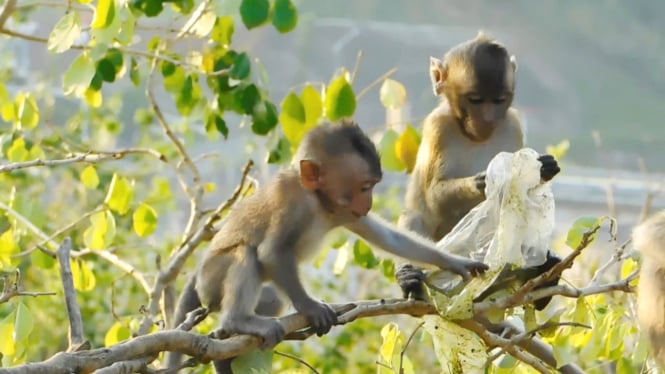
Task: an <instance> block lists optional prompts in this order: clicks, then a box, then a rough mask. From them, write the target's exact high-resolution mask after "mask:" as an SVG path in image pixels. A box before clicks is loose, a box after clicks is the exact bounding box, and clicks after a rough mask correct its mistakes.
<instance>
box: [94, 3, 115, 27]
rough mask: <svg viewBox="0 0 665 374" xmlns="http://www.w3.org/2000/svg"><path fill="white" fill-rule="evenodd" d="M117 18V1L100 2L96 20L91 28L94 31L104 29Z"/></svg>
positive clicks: (96, 10) (96, 11)
mask: <svg viewBox="0 0 665 374" xmlns="http://www.w3.org/2000/svg"><path fill="white" fill-rule="evenodd" d="M114 17H115V1H114V0H99V1H98V2H97V8H96V9H95V18H94V20H93V21H92V24H91V25H90V27H92V28H93V29H103V28H105V27H108V26H109V25H110V24H111V23H112V22H113V18H114Z"/></svg>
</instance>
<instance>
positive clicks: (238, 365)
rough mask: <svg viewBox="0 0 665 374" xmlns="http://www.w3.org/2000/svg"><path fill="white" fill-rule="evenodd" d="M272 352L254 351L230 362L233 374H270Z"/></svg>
mask: <svg viewBox="0 0 665 374" xmlns="http://www.w3.org/2000/svg"><path fill="white" fill-rule="evenodd" d="M272 356H273V352H272V350H267V349H266V350H261V349H254V350H251V351H249V352H247V353H245V354H242V355H240V356H238V357H236V358H234V359H233V361H231V368H232V371H233V372H234V373H251V374H270V373H272Z"/></svg>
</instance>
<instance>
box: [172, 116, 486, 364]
mask: <svg viewBox="0 0 665 374" xmlns="http://www.w3.org/2000/svg"><path fill="white" fill-rule="evenodd" d="M295 161H296V162H295V163H294V165H293V166H292V167H291V168H289V169H287V170H284V171H281V172H280V173H279V174H278V175H277V176H276V177H275V178H274V179H273V180H272V181H271V182H270V183H268V184H267V186H266V187H265V188H263V189H259V190H258V191H257V192H256V193H255V194H254V195H252V196H251V197H249V198H247V199H245V200H243V201H242V202H241V203H239V204H238V205H237V206H236V207H235V208H234V209H233V211H231V213H229V215H228V217H227V218H226V221H225V223H224V225H223V226H222V228H221V229H220V230H219V232H218V233H217V234H216V235H215V237H214V239H213V240H212V243H211V244H210V247H209V249H208V251H207V252H206V253H205V255H204V257H203V259H202V261H201V262H200V264H199V267H198V269H197V272H196V274H195V276H194V278H193V279H192V280H191V281H190V282H189V283H188V285H187V287H186V289H185V291H184V292H183V294H182V296H181V299H180V302H179V305H178V308H177V312H176V316H175V317H174V322H173V324H174V326H177V325H178V324H179V323H181V322H182V320H184V316H185V314H186V313H187V312H188V311H190V310H193V309H195V308H197V307H198V306H201V305H202V306H205V307H206V308H208V309H210V310H212V311H221V313H220V314H221V327H222V329H223V332H224V333H231V334H250V335H257V336H260V337H262V338H263V340H264V347H265V348H270V347H272V346H274V345H275V344H277V343H278V342H279V341H281V340H282V339H283V337H284V329H283V327H282V326H281V324H280V323H279V321H278V320H277V319H275V318H272V317H267V316H262V315H258V314H257V313H256V307H257V304H258V305H260V302H261V301H262V300H260V296H259V292H260V289H261V286H262V284H263V283H264V282H270V283H272V284H274V285H275V286H277V287H278V288H279V289H280V290H281V291H282V292H283V293H284V294H286V296H287V297H288V298H289V299H290V301H291V302H292V303H293V306H294V307H295V309H296V310H297V311H298V312H300V313H302V314H304V315H305V316H306V317H307V318H308V320H309V321H310V324H311V325H312V327H313V328H314V329H315V331H317V333H318V334H319V335H321V334H324V333H327V332H328V331H329V330H330V328H331V327H332V325H333V324H335V323H336V315H335V312H334V311H333V310H332V308H330V307H329V306H328V305H327V304H324V303H321V302H318V301H316V300H314V299H313V298H312V297H310V296H309V295H308V293H307V292H306V290H305V289H304V286H303V284H302V282H301V280H300V278H299V276H298V264H300V263H301V262H302V261H305V260H306V259H308V258H310V257H311V256H312V255H313V254H315V253H316V252H317V250H318V249H319V247H320V243H321V242H322V239H323V237H324V236H325V235H326V234H327V233H328V232H329V231H330V230H332V229H334V228H336V227H339V226H344V227H346V228H347V229H349V230H351V231H352V232H354V233H355V234H357V235H359V236H360V237H362V238H364V239H365V240H367V241H368V242H370V243H372V244H374V245H376V246H378V247H380V248H382V249H384V250H386V251H388V252H390V253H392V254H394V255H397V256H401V257H404V258H407V259H410V260H412V261H417V262H419V263H423V264H430V265H434V266H438V267H440V268H446V269H450V270H451V271H453V272H455V273H458V274H461V275H462V276H463V277H464V278H467V279H468V278H470V277H471V276H475V275H477V274H479V273H481V272H483V271H485V269H487V266H486V265H484V264H482V263H479V262H476V261H471V260H469V259H466V258H462V257H457V256H453V255H450V254H447V253H443V252H440V251H438V250H437V249H436V248H435V246H434V243H433V242H431V241H428V240H425V239H423V238H421V237H419V236H417V235H414V234H412V233H409V232H406V231H400V230H398V229H397V228H396V227H395V226H393V225H390V224H388V223H386V222H385V221H383V220H381V219H380V218H378V217H376V216H374V215H372V214H369V210H370V208H371V205H372V189H373V187H374V185H375V184H376V183H377V182H378V181H379V180H380V176H381V168H380V163H379V155H378V153H377V152H376V148H375V147H374V145H373V144H372V142H371V141H370V140H369V138H368V137H367V136H366V135H365V134H364V133H363V132H362V130H360V128H359V127H358V126H357V125H356V124H355V123H352V122H349V121H344V122H342V123H337V124H333V123H325V124H322V125H320V126H318V127H317V128H315V129H314V130H312V131H311V132H310V133H308V134H307V135H306V136H305V139H304V140H303V142H302V144H301V145H300V149H299V151H298V152H297V155H296V160H295ZM220 332H221V330H220ZM168 362H169V366H170V367H174V366H176V365H177V364H178V363H179V362H180V355H179V354H173V355H171V356H170V358H169V360H168ZM215 366H216V369H217V370H218V372H225V371H226V372H228V371H229V370H230V369H229V362H228V361H225V362H217V363H215Z"/></svg>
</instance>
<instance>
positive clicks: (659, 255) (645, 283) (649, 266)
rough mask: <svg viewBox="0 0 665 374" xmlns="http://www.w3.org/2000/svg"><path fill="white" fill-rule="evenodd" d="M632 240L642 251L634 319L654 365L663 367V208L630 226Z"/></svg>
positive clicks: (664, 325)
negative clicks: (634, 225)
mask: <svg viewBox="0 0 665 374" xmlns="http://www.w3.org/2000/svg"><path fill="white" fill-rule="evenodd" d="M633 243H634V244H635V247H636V248H637V250H639V251H640V253H641V254H642V265H641V266H642V267H641V269H640V281H639V284H638V288H637V306H638V322H639V325H640V328H641V329H642V331H643V332H645V333H646V335H647V338H648V340H649V343H650V346H651V352H652V353H653V356H654V358H655V359H656V362H657V363H658V366H660V368H661V369H663V370H665V210H664V211H660V212H658V213H656V214H654V215H653V216H651V217H650V218H648V219H647V220H646V221H644V222H643V223H641V224H640V225H638V226H636V227H635V228H634V229H633Z"/></svg>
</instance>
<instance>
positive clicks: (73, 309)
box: [56, 237, 86, 351]
mask: <svg viewBox="0 0 665 374" xmlns="http://www.w3.org/2000/svg"><path fill="white" fill-rule="evenodd" d="M71 250H72V239H70V238H69V237H67V238H65V240H63V241H62V245H61V246H60V248H58V251H57V252H56V253H57V256H58V262H59V263H60V277H61V278H62V288H63V290H64V292H65V305H66V307H67V315H68V316H69V349H68V350H69V351H71V350H74V349H76V347H78V346H81V345H82V344H84V343H85V342H86V340H85V338H84V337H83V318H82V317H81V309H80V308H79V304H78V301H77V300H76V290H75V289H74V277H73V275H72V267H71V263H70V262H69V253H70V251H71Z"/></svg>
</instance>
